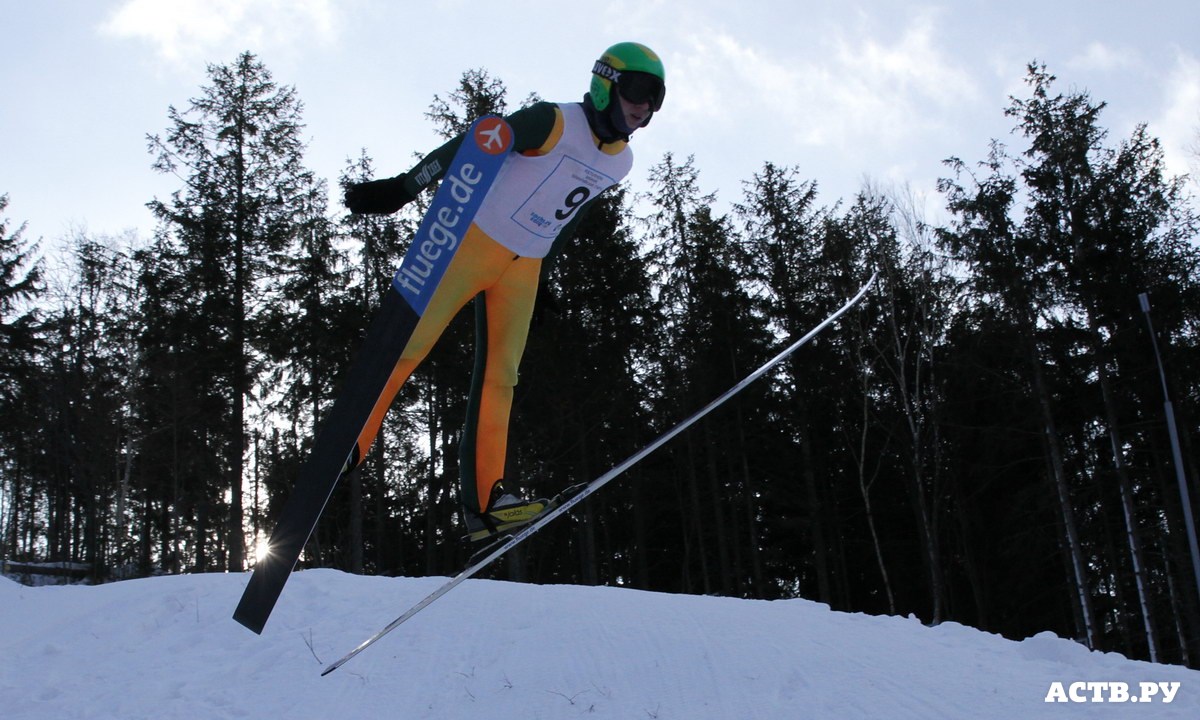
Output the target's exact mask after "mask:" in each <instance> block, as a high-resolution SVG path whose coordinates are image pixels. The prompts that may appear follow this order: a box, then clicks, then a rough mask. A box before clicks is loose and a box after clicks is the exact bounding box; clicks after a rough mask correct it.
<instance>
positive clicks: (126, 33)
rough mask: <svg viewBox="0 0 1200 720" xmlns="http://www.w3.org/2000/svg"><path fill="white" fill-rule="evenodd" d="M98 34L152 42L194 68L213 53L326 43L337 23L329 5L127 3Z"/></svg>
mask: <svg viewBox="0 0 1200 720" xmlns="http://www.w3.org/2000/svg"><path fill="white" fill-rule="evenodd" d="M100 31H101V33H103V34H106V35H110V36H112V37H116V38H122V39H125V38H134V39H139V40H144V41H146V42H149V43H150V44H152V45H153V46H154V47H155V50H156V52H157V53H158V55H159V56H160V57H161V58H162V59H164V60H166V61H168V62H172V63H193V62H194V61H196V60H197V59H199V60H207V59H210V55H211V54H213V53H215V52H221V53H229V52H237V51H241V50H250V51H252V52H261V51H262V50H263V49H266V48H289V47H303V46H304V45H305V44H306V43H312V42H319V43H327V42H330V41H331V40H332V39H333V38H334V36H335V35H336V21H335V17H334V12H333V8H332V5H331V2H330V0H125V2H124V3H123V4H121V6H120V7H118V8H117V10H116V11H115V12H113V13H112V15H110V16H109V18H108V20H107V21H105V23H104V24H103V25H102V26H101V27H100Z"/></svg>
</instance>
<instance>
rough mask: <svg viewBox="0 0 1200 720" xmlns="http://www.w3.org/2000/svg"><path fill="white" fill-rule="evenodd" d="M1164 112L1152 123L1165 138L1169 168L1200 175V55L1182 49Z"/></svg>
mask: <svg viewBox="0 0 1200 720" xmlns="http://www.w3.org/2000/svg"><path fill="white" fill-rule="evenodd" d="M1164 94H1165V96H1166V98H1165V103H1164V108H1163V112H1162V115H1161V116H1160V117H1159V118H1158V119H1157V120H1155V121H1153V122H1151V123H1150V130H1151V133H1152V134H1154V135H1155V136H1157V137H1158V138H1159V140H1161V141H1162V144H1163V155H1164V158H1165V160H1166V163H1167V171H1168V172H1170V173H1171V174H1173V175H1182V174H1184V173H1187V172H1189V168H1190V172H1191V173H1192V174H1193V176H1195V177H1200V58H1197V57H1196V56H1194V55H1189V54H1188V53H1186V52H1183V51H1179V52H1178V53H1177V55H1176V58H1175V66H1174V67H1173V68H1172V69H1171V72H1170V74H1169V75H1167V77H1166V81H1165V87H1164Z"/></svg>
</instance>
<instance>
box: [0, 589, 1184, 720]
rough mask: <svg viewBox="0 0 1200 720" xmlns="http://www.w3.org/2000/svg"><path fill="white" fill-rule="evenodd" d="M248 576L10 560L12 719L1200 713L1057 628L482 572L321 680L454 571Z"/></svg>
mask: <svg viewBox="0 0 1200 720" xmlns="http://www.w3.org/2000/svg"><path fill="white" fill-rule="evenodd" d="M246 580H247V576H246V575H243V574H212V575H185V576H173V577H160V578H152V579H145V580H131V581H127V582H119V583H113V584H109V585H101V586H96V587H88V586H67V587H38V588H31V587H25V586H22V585H18V584H16V583H14V582H12V581H10V580H6V579H3V578H0V718H6V719H7V720H18V719H20V720H25V719H27V718H39V719H40V718H47V719H55V720H57V719H59V718H114V719H115V718H120V719H125V718H154V719H155V720H161V719H164V718H186V719H187V720H208V719H211V718H263V719H264V720H267V719H271V720H275V719H280V720H303V719H305V718H322V719H333V720H338V719H342V718H346V719H349V718H354V719H356V720H357V719H360V718H464V719H467V718H469V719H470V720H482V719H484V718H486V719H487V720H493V719H495V720H504V719H507V718H512V719H514V720H515V719H520V720H531V719H536V718H575V717H582V718H622V719H625V720H682V719H685V718H686V719H688V720H697V719H706V718H715V719H720V720H725V719H730V720H735V719H742V718H762V719H764V720H768V719H769V720H790V719H792V718H818V719H823V718H832V719H839V720H840V719H842V718H882V719H885V720H902V719H904V718H922V719H926V718H984V719H988V720H990V719H993V718H995V719H1003V720H1010V719H1012V718H1052V719H1054V720H1057V719H1059V718H1137V719H1138V720H1141V719H1143V718H1189V719H1194V718H1200V672H1197V671H1193V670H1188V669H1185V668H1181V667H1172V666H1164V665H1153V664H1149V663H1144V662H1134V661H1130V660H1128V659H1126V658H1124V657H1122V656H1119V655H1115V654H1104V653H1092V652H1088V651H1087V650H1086V649H1085V648H1083V647H1081V646H1079V645H1078V644H1076V643H1073V642H1069V641H1067V640H1062V639H1059V638H1056V637H1053V636H1051V635H1049V634H1043V635H1038V636H1035V637H1033V638H1030V639H1028V640H1025V641H1024V642H1012V641H1009V640H1005V639H1002V638H1000V637H997V636H995V635H989V634H986V633H982V632H979V631H977V630H972V629H969V628H966V627H963V626H961V625H957V624H952V623H947V624H945V625H942V626H940V627H937V628H927V627H925V626H923V625H921V624H920V623H919V622H917V621H916V620H912V619H904V618H891V617H870V616H865V615H852V614H846V613H837V612H832V611H830V610H829V609H828V608H827V607H825V606H823V605H820V604H817V603H813V602H808V601H803V600H788V601H775V602H765V601H749V600H735V599H726V598H713V597H695V596H682V595H666V594H658V593H647V592H639V591H633V590H627V589H618V588H604V587H599V588H596V587H573V586H534V585H522V584H514V583H506V582H497V581H488V580H471V581H468V582H466V583H464V584H463V585H462V586H461V587H459V588H458V589H456V590H455V591H454V592H452V593H450V594H449V595H447V596H446V597H444V598H442V599H441V600H440V601H438V602H437V603H435V604H434V605H433V606H431V607H430V608H429V609H428V610H426V611H425V612H423V613H421V614H420V615H418V616H417V617H415V618H414V619H413V620H412V621H411V622H409V623H408V624H406V625H403V626H401V627H400V628H398V629H397V630H396V631H395V632H393V633H392V634H391V635H389V636H387V637H386V638H384V639H383V640H381V641H380V642H379V643H377V644H376V645H374V646H373V647H371V648H369V649H368V650H366V651H365V652H364V653H363V654H361V655H359V656H358V657H357V658H355V659H353V660H351V661H350V662H349V663H347V664H346V665H345V666H344V667H342V668H341V669H339V670H337V671H336V672H334V673H332V674H330V675H328V676H326V677H321V676H320V671H321V670H322V669H323V667H324V666H325V665H326V664H328V663H330V662H332V661H333V660H336V659H337V658H338V657H340V656H341V655H342V654H343V653H345V652H347V651H348V650H350V649H351V648H353V647H355V646H356V645H358V643H359V642H361V641H362V640H364V639H365V638H366V637H368V636H370V635H371V634H372V633H374V632H375V631H376V630H378V629H379V628H381V627H382V626H383V625H385V624H387V623H388V622H389V621H391V620H392V619H393V618H395V617H396V616H397V615H399V614H400V613H401V612H402V611H403V610H404V609H406V608H407V607H408V606H409V605H410V604H412V603H413V602H415V601H417V600H419V599H420V598H422V597H424V596H425V595H426V594H428V593H429V592H431V591H432V590H433V589H434V588H435V587H436V585H437V584H438V583H439V582H440V581H441V580H440V579H439V578H419V579H410V578H381V577H360V576H354V575H348V574H344V573H340V572H336V571H332V570H308V571H305V572H300V573H297V574H296V575H295V576H294V577H292V579H291V581H290V582H289V583H288V586H287V588H286V589H285V591H284V594H283V597H282V599H281V600H280V602H279V605H278V606H277V608H276V610H275V613H274V615H273V616H272V618H271V621H270V622H269V623H268V624H267V628H266V631H265V632H264V633H263V635H262V636H257V635H254V634H253V633H250V632H249V631H247V630H246V629H244V628H243V627H241V626H240V625H238V624H237V623H235V622H234V621H233V620H232V619H231V618H230V615H231V613H232V612H233V608H234V606H235V605H236V604H237V600H238V597H239V596H240V594H241V591H242V588H243V587H244V586H245V584H246ZM1080 683H1090V685H1084V684H1080ZM1143 683H1145V685H1143ZM1160 683H1161V684H1160ZM1151 687H1153V688H1154V689H1155V693H1154V694H1153V695H1150V694H1149V688H1151ZM1122 688H1124V690H1122ZM1171 689H1174V695H1173V697H1172V699H1171V702H1169V703H1168V702H1165V701H1164V700H1165V697H1164V694H1163V693H1165V692H1169V691H1170V690H1171ZM1143 691H1144V692H1145V693H1146V695H1144V696H1143V694H1142V693H1143ZM1048 696H1051V697H1052V699H1059V698H1060V699H1061V700H1062V701H1061V702H1055V701H1051V702H1047V697H1048ZM1134 698H1136V700H1134ZM1097 699H1099V700H1102V702H1096V700H1097ZM1114 700H1115V701H1114Z"/></svg>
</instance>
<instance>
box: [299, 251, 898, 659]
mask: <svg viewBox="0 0 1200 720" xmlns="http://www.w3.org/2000/svg"><path fill="white" fill-rule="evenodd" d="M874 283H875V274H872V275H871V277H870V278H869V279H868V280H867V282H866V283H865V284H864V285H863V286H862V287H861V288H860V289H859V291H858V292H857V293H856V294H855V295H854V297H852V298H850V299H849V300H847V301H846V303H845V304H844V305H842V306H841V307H840V308H838V310H837V311H835V312H834V313H833V314H832V315H830V316H829V317H827V318H825V320H823V321H822V322H821V323H820V324H819V325H817V326H816V327H814V328H813V329H812V330H810V331H808V333H806V334H805V335H804V336H803V337H801V338H800V339H799V340H796V341H795V342H794V343H792V344H791V345H789V346H788V347H787V348H785V349H784V350H783V351H782V352H780V353H779V354H778V355H776V356H775V357H773V358H771V359H770V360H768V361H767V362H766V363H764V364H763V365H762V367H760V368H758V369H757V370H755V371H754V372H752V373H750V374H749V375H747V376H746V377H745V378H744V379H743V380H742V381H741V382H739V383H738V384H737V385H734V386H733V387H731V388H730V389H729V390H727V391H725V393H724V394H723V395H721V396H720V397H718V398H717V399H716V400H713V401H712V402H710V403H709V404H708V405H705V406H704V407H703V408H701V409H700V410H698V411H696V412H695V413H693V414H692V415H691V416H690V417H688V418H687V419H685V420H683V421H682V422H680V423H679V424H678V425H676V426H675V427H673V428H671V429H670V430H668V431H667V432H665V433H663V434H662V435H660V436H659V437H658V438H657V439H655V440H654V441H653V442H651V443H650V444H649V445H647V446H645V447H643V448H642V449H641V450H638V451H637V452H636V453H634V454H633V455H631V456H629V457H628V458H627V459H626V460H624V461H623V462H621V463H620V464H618V465H616V466H615V467H613V468H612V469H611V470H609V471H608V472H606V473H604V474H603V475H601V476H600V477H598V478H596V479H595V480H593V481H591V482H590V483H588V484H587V485H586V486H584V487H583V489H582V490H578V491H577V492H573V491H574V490H575V489H576V487H577V486H573V487H572V488H569V489H568V490H567V491H564V493H563V495H560V496H559V498H561V502H558V499H559V498H556V500H555V501H554V502H551V503H550V507H549V509H547V510H546V511H544V512H543V513H542V514H541V515H539V516H538V518H537V520H535V521H534V522H533V523H531V524H529V525H527V526H525V528H523V529H522V530H521V531H520V532H517V533H516V534H514V535H511V536H509V537H507V538H504V539H502V540H498V541H496V542H495V543H494V549H492V550H491V551H490V552H487V548H485V549H484V550H483V551H480V552H479V553H476V555H475V558H476V559H473V561H472V562H470V563H469V564H468V566H467V568H466V569H465V570H463V571H462V572H460V573H459V574H458V575H455V576H454V577H453V578H450V579H449V580H447V581H446V582H445V583H443V584H442V585H441V586H440V587H439V588H438V589H436V590H434V591H433V592H432V593H430V594H429V595H428V596H426V597H425V598H424V599H422V600H421V601H420V602H418V603H417V604H416V605H413V606H412V607H411V608H409V609H408V610H407V611H406V612H405V613H404V614H403V615H401V616H400V617H398V618H396V619H395V620H393V621H392V622H390V623H388V625H387V626H386V627H384V628H383V629H382V630H380V631H379V632H377V633H375V634H374V635H372V636H371V637H369V638H367V639H366V640H364V641H363V642H362V643H361V644H360V645H359V646H358V647H356V648H354V649H353V650H351V651H350V652H348V653H346V654H345V655H343V656H342V657H341V658H340V659H338V660H337V661H336V662H333V663H331V664H330V665H329V666H328V667H326V668H325V669H324V670H323V671H321V675H322V676H325V675H328V674H329V673H331V672H333V671H334V670H337V669H338V668H339V667H341V666H342V665H344V664H346V662H348V661H349V660H350V659H352V658H353V657H354V656H356V655H358V654H359V653H361V652H362V651H363V650H366V649H367V648H368V647H370V646H371V645H373V644H375V643H376V642H377V641H378V640H379V639H380V638H382V637H383V636H384V635H387V634H388V633H390V632H391V631H393V630H395V629H396V628H397V627H399V626H401V625H403V624H404V623H405V622H407V621H408V620H409V619H411V618H412V617H413V616H414V615H416V614H417V613H419V612H421V611H422V610H424V609H425V608H427V607H429V606H430V605H432V604H433V603H434V602H435V601H436V600H437V599H438V598H440V597H442V596H443V595H445V594H446V593H448V592H450V591H451V590H453V589H454V588H456V587H458V586H459V585H460V584H462V582H463V581H464V580H466V579H468V578H470V577H471V576H473V575H475V574H476V573H478V572H479V571H480V570H483V569H484V568H486V567H487V566H489V565H491V564H492V563H493V562H495V561H496V559H497V558H499V557H500V556H502V555H504V554H505V553H506V552H508V551H509V550H512V549H513V548H514V547H516V546H517V545H520V544H521V543H522V542H524V541H525V540H527V539H529V537H530V536H531V535H533V534H534V533H536V532H538V531H539V530H541V529H542V528H543V527H545V526H546V525H547V524H548V523H550V522H551V521H553V520H554V519H555V518H556V517H558V516H560V515H562V514H564V513H566V512H568V511H570V509H571V508H573V507H575V506H576V505H577V504H579V503H580V502H583V500H584V499H585V498H587V497H588V496H589V495H591V494H592V493H594V492H596V491H597V490H599V489H600V488H602V487H604V486H605V485H607V484H608V483H610V482H612V480H614V479H615V478H616V477H617V476H619V475H620V474H621V473H623V472H625V471H626V470H628V469H629V468H631V467H633V466H634V465H636V464H637V463H638V462H640V461H641V460H642V459H643V458H645V457H646V456H647V455H649V454H650V453H652V452H654V451H655V450H657V449H658V448H660V447H662V446H663V445H664V444H665V443H667V442H668V441H669V440H671V439H672V438H674V437H675V436H676V435H678V434H679V433H681V432H683V431H684V430H686V429H688V428H689V427H691V426H692V424H694V423H695V422H696V421H697V420H699V419H700V418H702V417H704V416H705V415H707V414H709V413H710V412H712V411H713V410H715V409H716V408H717V407H719V406H720V405H722V404H723V403H725V401H727V400H729V399H730V398H731V397H733V396H734V395H737V394H738V393H740V392H741V391H742V390H744V389H745V388H746V386H747V385H749V384H750V383H752V382H754V381H755V380H757V379H758V378H760V377H762V376H763V375H764V374H765V373H766V372H767V371H768V370H770V369H771V368H773V367H775V366H776V365H778V364H779V363H780V362H781V361H783V360H784V359H785V358H787V357H788V356H789V355H791V354H792V353H794V352H795V351H796V350H797V349H799V348H800V347H801V346H803V345H805V344H807V343H808V341H810V340H812V339H813V338H814V337H816V336H817V334H818V333H820V332H821V331H822V330H824V329H825V328H826V327H828V326H829V325H831V324H833V323H834V322H835V321H836V320H837V319H838V318H840V317H841V316H842V315H844V314H845V313H846V312H847V311H848V310H850V308H852V307H854V305H855V304H857V303H858V301H859V300H861V299H862V298H863V296H865V295H866V294H867V291H868V290H870V288H871V286H872V285H873V284H874Z"/></svg>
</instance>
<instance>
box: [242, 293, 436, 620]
mask: <svg viewBox="0 0 1200 720" xmlns="http://www.w3.org/2000/svg"><path fill="white" fill-rule="evenodd" d="M417 320H418V317H417V314H416V312H414V311H413V309H412V308H411V307H409V305H408V303H406V302H405V301H404V299H403V298H401V297H400V295H399V293H396V292H394V291H391V290H389V291H388V292H387V294H386V295H384V300H383V304H382V306H381V307H380V309H379V312H378V314H377V315H376V317H375V320H374V321H373V322H372V323H371V327H370V329H369V330H368V332H367V337H366V340H365V341H364V342H363V349H362V351H360V353H359V355H358V358H357V359H356V360H355V362H354V363H353V364H352V365H351V367H350V371H349V372H348V373H347V375H346V378H347V380H346V384H345V386H344V388H343V389H342V392H341V395H340V396H339V397H338V399H337V401H336V402H335V403H334V405H333V409H332V410H330V412H329V417H328V418H327V419H326V420H325V424H324V426H323V428H322V431H321V434H320V435H319V436H318V437H317V441H316V444H315V445H314V446H313V452H312V454H311V455H310V456H309V458H308V461H307V462H306V463H305V465H304V467H303V468H302V469H301V471H300V475H299V477H298V478H297V480H296V486H295V487H294V488H293V489H292V493H291V495H290V496H288V499H287V502H286V504H285V505H284V508H283V513H282V514H281V515H280V516H279V521H278V522H277V523H276V525H275V529H274V531H273V532H272V533H271V538H270V540H269V541H268V543H267V548H268V549H267V553H266V554H265V555H264V556H263V558H262V559H261V560H259V561H258V563H257V564H256V565H255V566H254V572H253V574H251V576H250V581H249V582H248V583H247V585H246V589H245V591H244V592H243V593H242V598H241V600H240V601H239V602H238V606H237V609H236V610H234V613H233V619H234V620H237V621H238V622H239V623H241V624H242V625H244V626H246V627H247V628H249V629H250V630H252V631H253V632H255V633H259V634H261V633H262V631H263V627H265V626H266V624H267V618H269V617H270V616H271V611H272V610H274V608H275V603H276V602H277V601H278V600H279V595H280V594H281V593H282V592H283V586H284V584H286V583H287V580H288V577H289V576H290V575H291V573H292V570H293V569H294V568H295V566H296V563H297V561H298V560H299V559H300V553H301V551H302V550H303V549H304V546H305V544H306V543H308V538H309V536H310V535H311V534H312V531H313V529H314V528H315V527H316V525H317V520H318V519H320V517H321V513H322V512H323V511H324V509H325V504H326V503H327V502H328V501H329V497H330V495H332V494H333V489H334V487H336V486H337V481H338V479H339V478H340V476H341V473H342V470H343V468H344V467H345V465H346V460H347V458H349V457H350V455H351V453H352V452H353V451H354V448H355V445H356V443H357V442H358V437H359V434H360V433H361V432H362V429H363V425H364V423H365V420H366V418H368V417H369V416H370V413H371V410H372V409H373V408H374V407H375V404H376V403H377V402H378V401H379V397H380V395H381V394H382V393H383V392H384V389H385V387H386V385H387V381H388V378H389V377H390V375H391V372H392V368H393V366H394V365H395V361H396V359H397V358H399V357H400V353H401V351H402V350H403V349H404V346H405V345H406V344H407V343H408V338H409V336H410V335H411V334H412V330H413V328H414V327H416V324H417Z"/></svg>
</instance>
